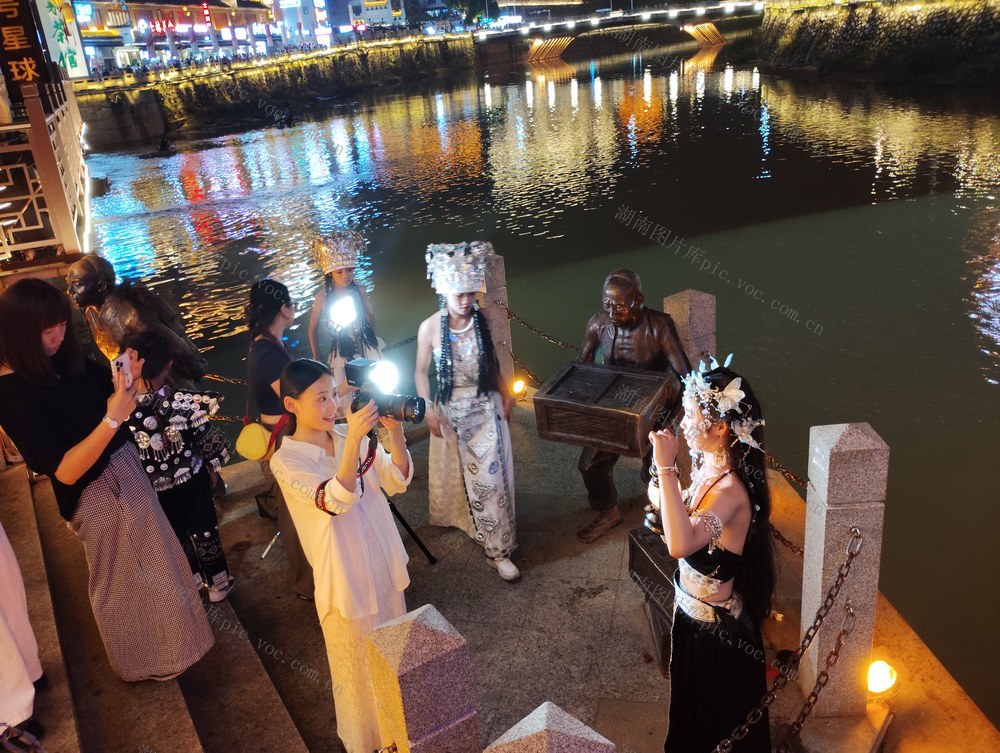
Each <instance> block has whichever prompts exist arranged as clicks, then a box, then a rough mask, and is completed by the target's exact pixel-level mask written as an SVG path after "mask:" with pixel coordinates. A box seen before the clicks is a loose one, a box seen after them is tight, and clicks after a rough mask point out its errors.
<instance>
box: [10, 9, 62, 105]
mask: <svg viewBox="0 0 1000 753" xmlns="http://www.w3.org/2000/svg"><path fill="white" fill-rule="evenodd" d="M36 21H37V19H36V16H35V13H34V7H33V5H32V3H31V0H0V64H2V66H3V77H4V81H5V82H6V84H7V93H8V94H9V96H10V99H11V101H12V102H20V101H21V87H20V85H21V84H43V83H48V82H49V81H50V80H51V79H50V77H49V70H48V58H47V57H46V54H45V51H44V49H43V48H42V43H41V40H40V39H39V35H38V25H37V23H36Z"/></svg>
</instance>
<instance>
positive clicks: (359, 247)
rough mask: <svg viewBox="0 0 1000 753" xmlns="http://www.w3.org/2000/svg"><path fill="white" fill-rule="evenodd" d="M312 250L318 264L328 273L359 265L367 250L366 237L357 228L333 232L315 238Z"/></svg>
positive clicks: (324, 272)
mask: <svg viewBox="0 0 1000 753" xmlns="http://www.w3.org/2000/svg"><path fill="white" fill-rule="evenodd" d="M312 252H313V259H315V260H316V266H317V267H319V268H320V271H321V272H322V273H323V274H325V275H328V274H330V273H331V272H335V271H337V270H338V269H350V268H353V267H356V266H358V258H359V257H360V256H362V255H363V254H364V252H365V238H364V236H363V235H361V233H359V232H357V231H355V230H344V231H341V232H338V233H331V234H330V235H327V236H323V237H322V238H316V239H315V240H313V242H312Z"/></svg>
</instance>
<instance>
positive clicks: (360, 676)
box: [321, 516, 406, 753]
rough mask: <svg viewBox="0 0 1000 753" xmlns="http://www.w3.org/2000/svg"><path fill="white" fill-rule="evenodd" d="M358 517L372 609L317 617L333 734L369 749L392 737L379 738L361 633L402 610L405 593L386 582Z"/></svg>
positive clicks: (358, 750)
mask: <svg viewBox="0 0 1000 753" xmlns="http://www.w3.org/2000/svg"><path fill="white" fill-rule="evenodd" d="M361 521H362V526H363V527H364V541H365V542H366V543H367V545H368V558H367V559H368V562H369V566H370V567H371V568H372V574H373V575H374V580H375V595H376V599H377V601H378V611H377V612H376V613H375V614H373V615H369V616H367V617H359V618H357V619H354V620H349V619H346V618H344V617H343V616H342V615H341V614H340V612H338V611H337V610H336V609H332V610H331V611H330V613H329V614H327V616H326V617H325V618H324V619H323V622H322V623H321V627H322V628H323V639H324V640H325V641H326V655H327V659H328V660H329V662H330V678H331V680H332V682H333V705H334V709H335V711H336V715H337V735H338V736H339V737H340V740H341V742H342V743H343V744H344V747H345V748H346V749H347V753H372V751H374V750H377V749H379V748H382V747H385V746H387V745H389V744H390V743H391V742H392V741H391V740H388V739H386V738H384V737H383V735H382V732H381V730H380V726H379V721H378V707H377V706H376V704H375V691H374V690H373V688H372V682H371V674H370V672H369V670H368V648H367V646H366V645H365V635H366V634H367V633H368V632H369V631H371V630H373V629H374V628H376V627H378V626H379V625H381V624H382V623H383V622H388V621H389V620H394V619H396V618H397V617H401V616H403V615H404V614H406V598H405V596H404V595H403V592H402V591H397V590H396V586H395V584H394V583H393V582H392V576H391V574H390V573H389V563H388V561H387V560H386V558H385V555H384V554H383V553H382V551H381V549H379V548H378V546H375V545H374V544H373V543H372V542H374V541H375V535H374V532H373V531H372V530H371V527H370V526H369V524H368V521H367V519H366V518H365V517H364V516H361Z"/></svg>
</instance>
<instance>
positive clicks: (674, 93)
mask: <svg viewBox="0 0 1000 753" xmlns="http://www.w3.org/2000/svg"><path fill="white" fill-rule="evenodd" d="M669 91H670V104H672V105H673V104H677V98H678V97H679V96H680V92H681V75H680V73H678V72H677V71H673V72H672V73H671V74H670V83H669Z"/></svg>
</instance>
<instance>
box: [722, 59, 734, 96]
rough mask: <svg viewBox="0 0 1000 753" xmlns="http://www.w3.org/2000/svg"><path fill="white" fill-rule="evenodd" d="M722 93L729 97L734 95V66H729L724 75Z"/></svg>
mask: <svg viewBox="0 0 1000 753" xmlns="http://www.w3.org/2000/svg"><path fill="white" fill-rule="evenodd" d="M722 91H723V92H725V94H726V96H727V97H728V96H730V95H731V94H732V93H733V66H731V65H727V66H726V70H725V72H724V73H723V74H722Z"/></svg>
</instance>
